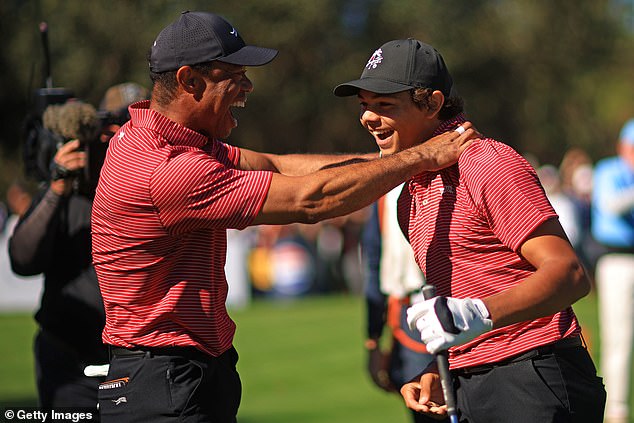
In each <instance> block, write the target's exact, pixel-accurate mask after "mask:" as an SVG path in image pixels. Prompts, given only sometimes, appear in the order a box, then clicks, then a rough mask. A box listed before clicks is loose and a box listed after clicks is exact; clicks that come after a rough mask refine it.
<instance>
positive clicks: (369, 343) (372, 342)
mask: <svg viewBox="0 0 634 423" xmlns="http://www.w3.org/2000/svg"><path fill="white" fill-rule="evenodd" d="M363 346H364V347H365V349H366V350H368V351H375V350H377V349H378V348H379V341H378V339H374V338H368V339H366V340H365V342H364V343H363Z"/></svg>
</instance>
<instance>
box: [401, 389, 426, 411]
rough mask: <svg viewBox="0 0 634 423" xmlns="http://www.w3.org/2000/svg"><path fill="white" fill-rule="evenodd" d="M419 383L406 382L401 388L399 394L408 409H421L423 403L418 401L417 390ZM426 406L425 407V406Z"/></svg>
mask: <svg viewBox="0 0 634 423" xmlns="http://www.w3.org/2000/svg"><path fill="white" fill-rule="evenodd" d="M419 390H420V385H419V384H418V383H413V382H411V383H406V384H405V385H403V387H402V388H401V396H402V397H403V400H404V401H405V406H406V407H407V408H409V409H410V410H415V411H421V410H422V409H423V405H422V404H420V403H419V402H418V395H417V394H418V392H419ZM425 408H426V407H425Z"/></svg>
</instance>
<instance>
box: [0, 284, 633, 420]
mask: <svg viewBox="0 0 634 423" xmlns="http://www.w3.org/2000/svg"><path fill="white" fill-rule="evenodd" d="M574 308H575V311H576V312H577V315H578V316H579V320H580V321H581V323H582V325H583V326H584V335H585V338H586V340H587V341H588V343H589V345H590V351H591V353H592V355H593V357H594V358H595V360H598V358H599V350H598V348H599V334H598V327H597V322H596V297H595V295H594V294H591V295H590V296H588V297H586V298H585V299H583V300H581V301H580V302H578V303H577V304H575V306H574ZM231 315H232V317H233V318H234V320H235V321H236V322H237V324H238V331H237V333H236V340H235V345H236V348H237V349H238V352H239V354H240V361H239V363H238V369H239V371H240V374H241V377H242V383H243V397H242V405H241V406H240V412H239V415H238V418H239V421H240V422H242V423H256V422H257V423H267V422H271V423H272V422H275V423H285V422H289V423H290V422H293V423H296V422H303V423H309V422H327V423H337V422H342V423H343V422H346V423H348V422H370V423H371V422H394V423H396V422H409V421H410V419H409V416H408V415H407V413H406V411H405V410H404V407H403V405H402V402H401V400H400V397H399V396H397V395H395V394H387V393H384V392H383V391H380V390H379V389H378V388H375V387H374V386H373V385H372V384H371V382H370V380H369V378H368V376H367V374H366V372H365V352H364V350H363V348H362V343H363V339H364V330H363V328H364V315H365V312H364V304H363V300H362V299H361V298H358V297H351V296H328V297H314V298H306V299H301V300H294V301H286V302H280V301H275V302H272V301H255V302H254V303H253V304H252V305H251V306H250V307H248V308H246V309H243V310H231ZM34 332H35V325H34V323H33V320H32V317H31V316H30V315H26V314H22V315H15V314H14V315H0V357H1V358H2V359H1V360H0V407H1V406H16V405H34V404H35V401H36V400H35V388H34V376H33V360H32V351H31V344H32V338H33V335H34ZM597 362H598V361H597ZM633 403H634V402H633Z"/></svg>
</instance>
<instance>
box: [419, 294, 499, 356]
mask: <svg viewBox="0 0 634 423" xmlns="http://www.w3.org/2000/svg"><path fill="white" fill-rule="evenodd" d="M407 324H408V325H409V327H410V328H411V329H412V330H413V329H418V330H419V331H420V335H421V336H420V338H421V339H422V341H423V342H424V343H425V345H426V346H427V351H429V352H430V353H432V354H436V353H437V352H439V351H445V350H447V349H448V348H449V347H453V346H454V345H462V344H464V343H466V342H469V341H471V340H472V339H473V338H475V337H477V336H479V335H482V334H483V333H485V332H488V331H490V330H491V328H493V321H492V320H491V319H489V310H487V308H486V306H485V305H484V303H483V302H482V300H478V299H471V298H464V299H458V298H452V297H434V298H431V299H429V300H426V301H423V302H420V303H417V304H414V305H413V306H411V307H410V308H408V309H407Z"/></svg>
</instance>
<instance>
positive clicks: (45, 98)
mask: <svg viewBox="0 0 634 423" xmlns="http://www.w3.org/2000/svg"><path fill="white" fill-rule="evenodd" d="M73 97H74V94H73V92H72V91H70V90H68V89H66V88H40V89H37V90H35V92H34V93H33V107H32V111H31V112H30V113H29V114H28V115H27V117H26V119H25V120H24V122H23V125H22V159H23V162H24V166H25V169H24V170H25V173H26V175H27V176H28V177H30V178H33V179H35V180H36V181H37V182H46V181H49V180H50V179H51V163H52V162H53V157H55V153H56V152H57V148H58V145H59V144H60V143H63V142H64V139H63V137H62V136H61V135H58V134H55V133H54V132H52V131H50V130H48V129H46V128H45V127H44V124H43V122H42V115H43V114H44V110H46V108H47V107H48V106H50V105H52V104H62V103H65V102H66V101H67V100H69V99H71V98H73Z"/></svg>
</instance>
